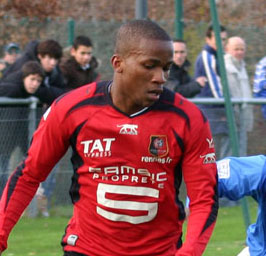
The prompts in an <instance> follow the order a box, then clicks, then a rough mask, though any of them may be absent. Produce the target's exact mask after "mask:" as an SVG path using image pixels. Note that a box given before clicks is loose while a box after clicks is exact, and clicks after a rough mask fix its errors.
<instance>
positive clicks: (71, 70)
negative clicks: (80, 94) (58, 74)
mask: <svg viewBox="0 0 266 256" xmlns="http://www.w3.org/2000/svg"><path fill="white" fill-rule="evenodd" d="M92 47H93V46H92V42H91V40H90V38H88V37H86V36H78V37H76V38H75V40H74V43H73V45H72V47H71V49H70V55H71V56H70V57H66V58H65V59H63V60H62V63H61V65H60V68H61V70H62V73H63V75H64V78H65V82H66V86H67V88H68V89H75V88H78V87H80V86H82V85H85V84H89V83H91V82H94V81H99V80H100V76H99V74H98V73H97V72H96V71H95V69H96V68H97V66H98V62H97V60H96V58H95V57H94V56H92V50H93V48H92Z"/></svg>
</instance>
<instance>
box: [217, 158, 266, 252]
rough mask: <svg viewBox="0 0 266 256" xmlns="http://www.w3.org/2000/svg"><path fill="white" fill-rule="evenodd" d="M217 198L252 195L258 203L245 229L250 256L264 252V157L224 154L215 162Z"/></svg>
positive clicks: (265, 161)
mask: <svg viewBox="0 0 266 256" xmlns="http://www.w3.org/2000/svg"><path fill="white" fill-rule="evenodd" d="M217 168H218V175H219V186H218V189H219V197H227V198H229V199H231V200H238V199H240V198H242V197H244V196H252V197H253V198H254V199H255V200H256V201H257V202H258V217H257V221H256V223H254V224H252V225H250V226H249V227H248V230H247V245H248V246H249V250H250V255H251V256H262V255H266V156H264V155H257V156H250V157H228V158H225V159H223V160H220V161H218V162H217Z"/></svg>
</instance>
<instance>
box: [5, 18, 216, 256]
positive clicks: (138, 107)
mask: <svg viewBox="0 0 266 256" xmlns="http://www.w3.org/2000/svg"><path fill="white" fill-rule="evenodd" d="M172 60H173V44H172V40H171V38H170V36H169V35H168V34H167V33H166V32H165V31H164V30H163V29H162V28H161V27H159V26H158V25H157V24H156V23H154V22H152V21H149V20H137V21H130V22H128V23H126V24H124V25H122V26H121V27H120V29H119V31H118V33H117V36H116V44H115V53H114V55H113V56H112V58H111V63H112V66H113V69H114V75H113V80H112V81H106V82H100V83H91V84H89V85H87V86H82V87H80V88H78V89H76V90H72V91H71V92H69V93H67V94H65V95H64V96H63V97H61V98H60V99H58V100H57V101H56V102H54V103H53V104H52V106H51V107H50V108H49V110H47V112H46V113H45V114H44V116H43V118H42V120H41V123H40V125H39V128H38V130H37V131H36V133H35V134H34V136H33V140H32V144H31V146H30V148H29V150H28V155H27V158H26V159H25V161H23V163H21V165H19V167H17V168H16V170H15V171H14V173H13V174H12V175H11V176H10V178H9V181H8V183H7V186H6V188H5V190H4V194H3V196H2V199H1V201H0V251H3V250H4V249H5V248H6V247H7V238H8V235H9V233H10V231H11V229H12V228H13V226H14V225H15V223H16V222H17V221H18V219H19V216H20V215H21V214H22V212H23V210H24V209H25V207H26V206H27V204H28V203H29V202H30V200H31V199H32V197H33V195H34V194H35V192H36V190H37V188H38V186H39V183H40V182H41V181H43V180H44V179H45V178H46V177H47V175H48V174H49V172H50V171H51V169H52V168H53V166H54V165H55V164H56V162H57V161H58V160H59V159H60V158H61V157H62V156H63V155H64V153H65V152H66V151H67V149H68V147H69V146H70V145H71V146H72V149H73V155H72V163H73V170H74V174H73V178H72V186H71V191H70V195H71V198H72V202H73V204H74V211H73V217H72V218H71V220H70V222H69V223H68V226H67V228H66V231H65V234H64V236H63V238H62V246H63V249H64V255H65V256H69V255H76V256H78V255H86V256H87V255H110V256H117V255H131V256H133V255H154V254H157V255H175V256H181V255H202V253H203V251H204V249H205V247H206V244H207V243H208V240H209V238H210V236H211V233H212V230H213V228H214V225H215V221H216V216H217V210H218V204H217V187H216V186H217V180H216V177H217V171H216V164H215V153H214V147H213V143H212V139H211V133H210V129H209V124H208V121H207V120H206V119H205V118H204V116H203V115H202V113H201V111H200V110H199V109H198V108H197V107H196V106H195V105H194V104H193V103H192V102H190V101H188V100H186V99H185V98H183V97H182V96H180V95H179V94H175V93H173V92H171V91H170V90H168V89H166V88H163V84H164V83H165V82H166V79H167V76H168V71H169V69H170V65H171V63H172ZM182 176H183V177H184V181H185V183H186V187H187V191H188V195H189V196H190V198H191V214H190V217H189V221H188V228H187V236H186V241H185V243H184V244H183V245H182V238H181V237H182V224H183V221H184V217H185V212H184V206H183V204H182V202H181V201H180V200H179V198H178V194H179V187H180V185H181V182H182ZM0 254H1V253H0Z"/></svg>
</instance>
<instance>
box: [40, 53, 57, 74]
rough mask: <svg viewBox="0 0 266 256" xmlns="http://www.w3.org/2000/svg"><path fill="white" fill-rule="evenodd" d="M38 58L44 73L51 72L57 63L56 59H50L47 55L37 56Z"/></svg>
mask: <svg viewBox="0 0 266 256" xmlns="http://www.w3.org/2000/svg"><path fill="white" fill-rule="evenodd" d="M38 58H39V60H40V63H41V66H42V68H43V69H44V71H45V72H51V71H52V70H53V69H54V68H55V66H56V65H57V63H58V59H56V58H54V57H50V56H49V55H44V56H41V55H40V54H39V55H38Z"/></svg>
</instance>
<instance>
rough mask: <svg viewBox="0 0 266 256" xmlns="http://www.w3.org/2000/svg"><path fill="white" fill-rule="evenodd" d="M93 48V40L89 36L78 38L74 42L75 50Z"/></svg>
mask: <svg viewBox="0 0 266 256" xmlns="http://www.w3.org/2000/svg"><path fill="white" fill-rule="evenodd" d="M81 45H83V46H86V47H92V46H93V45H92V42H91V39H90V38H89V37H87V36H77V37H76V38H75V40H74V42H73V48H74V49H78V47H79V46H81Z"/></svg>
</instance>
